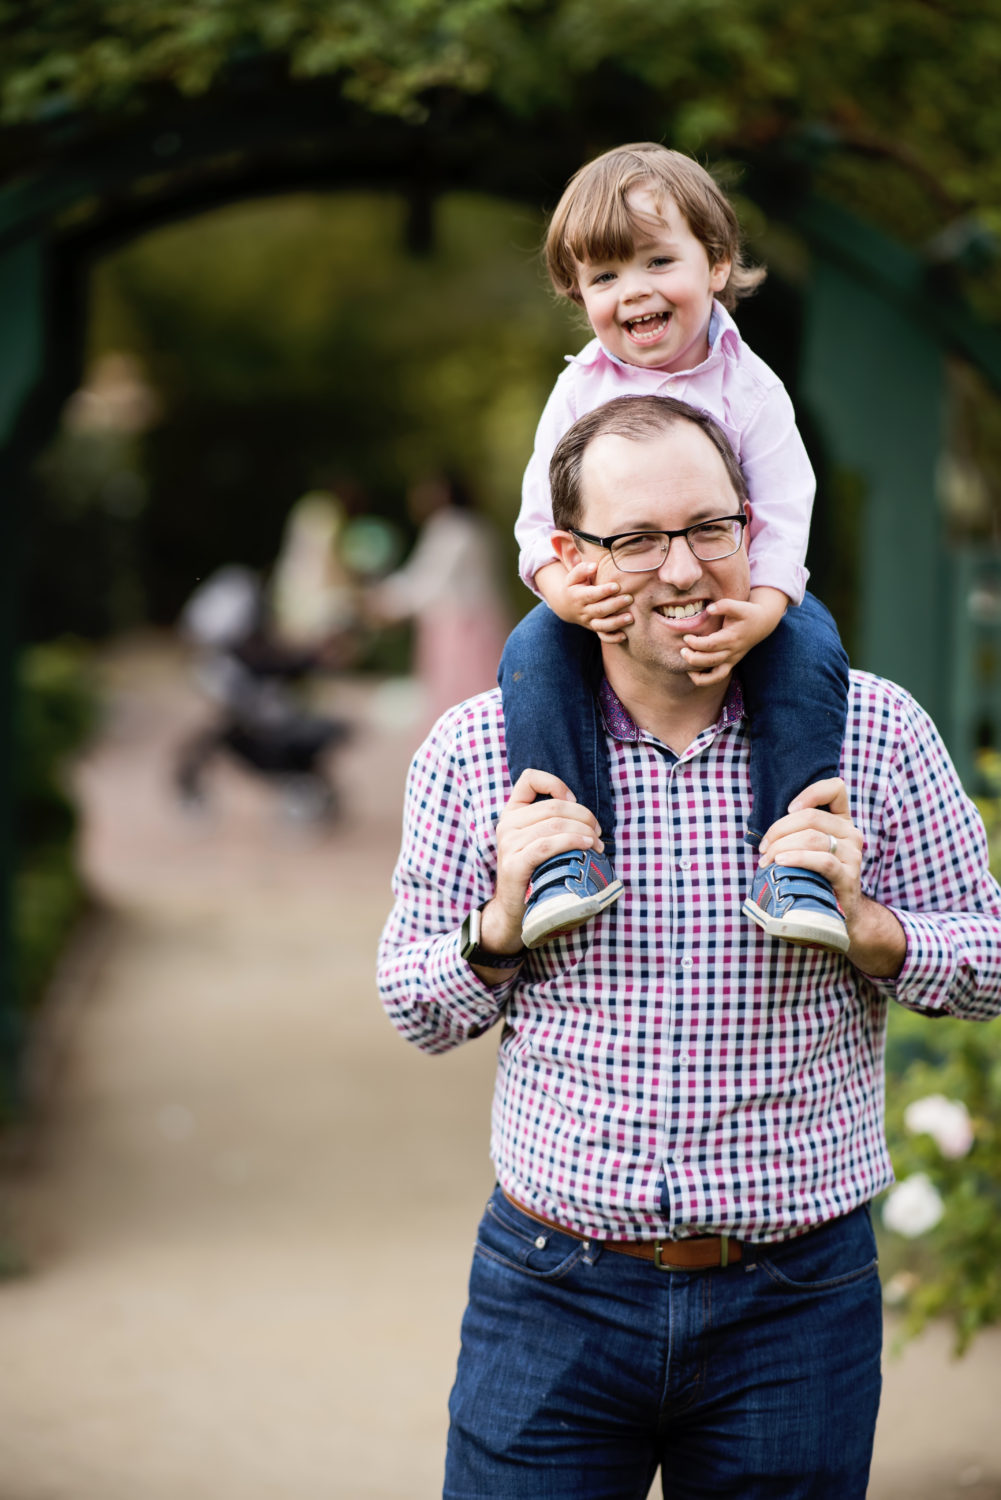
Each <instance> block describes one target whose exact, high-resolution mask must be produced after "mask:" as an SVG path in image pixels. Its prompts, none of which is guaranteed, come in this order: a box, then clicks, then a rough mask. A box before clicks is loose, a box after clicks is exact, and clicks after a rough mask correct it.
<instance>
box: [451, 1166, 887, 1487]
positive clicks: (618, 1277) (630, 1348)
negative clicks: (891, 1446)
mask: <svg viewBox="0 0 1001 1500" xmlns="http://www.w3.org/2000/svg"><path fill="white" fill-rule="evenodd" d="M881 1350H882V1306H881V1297H880V1287H879V1276H878V1272H877V1267H876V1246H875V1240H874V1237H873V1232H872V1224H871V1221H870V1217H869V1213H868V1210H867V1209H864V1208H863V1209H857V1210H856V1211H855V1212H854V1213H851V1214H848V1215H847V1216H846V1217H845V1218H842V1219H835V1220H832V1221H831V1222H830V1223H828V1224H826V1225H824V1226H822V1227H821V1228H819V1229H816V1230H813V1231H811V1232H810V1233H809V1234H807V1235H804V1236H802V1237H800V1238H798V1239H794V1240H788V1241H784V1242H783V1243H781V1244H777V1245H760V1246H748V1245H745V1246H744V1258H743V1260H741V1261H740V1262H738V1263H736V1264H733V1265H730V1266H728V1267H726V1268H725V1269H714V1270H710V1271H660V1270H658V1269H657V1268H656V1267H655V1266H654V1265H653V1263H652V1262H649V1261H641V1260H635V1259H632V1258H631V1257H629V1256H625V1255H622V1254H619V1253H617V1252H615V1251H612V1250H602V1248H601V1245H600V1242H599V1241H597V1240H592V1241H590V1242H589V1243H588V1242H583V1241H580V1240H578V1239H576V1238H572V1237H571V1236H569V1235H564V1234H560V1233H559V1232H557V1231H554V1230H549V1229H546V1228H544V1227H543V1226H542V1225H540V1224H539V1223H537V1222H536V1221H535V1220H534V1219H531V1218H529V1217H528V1216H527V1215H526V1214H523V1213H522V1212H521V1211H520V1210H519V1209H516V1208H515V1207H514V1206H513V1205H512V1204H510V1203H509V1202H508V1201H507V1199H506V1198H505V1197H504V1196H503V1194H501V1193H500V1192H499V1191H496V1192H495V1193H494V1194H493V1196H492V1197H491V1199H490V1201H489V1203H488V1204H487V1209H486V1213H485V1214H484V1217H483V1220H482V1222H481V1224H480V1230H479V1238H478V1241H477V1246H476V1253H475V1256H474V1259H473V1269H472V1275H471V1278H470V1287H469V1305H468V1308H467V1310H466V1314H465V1317H464V1319H463V1324H462V1348H461V1351H460V1354H459V1365H458V1373H457V1376H456V1381H455V1386H454V1388H453V1390H452V1396H451V1400H450V1403H449V1410H450V1413H451V1419H452V1420H451V1427H450V1430H449V1439H448V1459H447V1464H446V1472H445V1489H444V1500H646V1496H647V1494H648V1492H649V1489H650V1485H651V1484H652V1482H653V1479H654V1476H655V1474H656V1472H657V1469H658V1467H659V1468H660V1470H661V1482H662V1486H663V1493H664V1495H665V1497H667V1500H703V1497H710V1496H711V1497H714V1500H715V1497H726V1496H729V1497H731V1500H864V1496H865V1492H866V1485H867V1482H868V1474H869V1464H870V1460H871V1457H872V1445H873V1437H874V1433H875V1427H876V1413H877V1410H878V1407H879V1394H880V1384H881V1374H880V1360H881Z"/></svg>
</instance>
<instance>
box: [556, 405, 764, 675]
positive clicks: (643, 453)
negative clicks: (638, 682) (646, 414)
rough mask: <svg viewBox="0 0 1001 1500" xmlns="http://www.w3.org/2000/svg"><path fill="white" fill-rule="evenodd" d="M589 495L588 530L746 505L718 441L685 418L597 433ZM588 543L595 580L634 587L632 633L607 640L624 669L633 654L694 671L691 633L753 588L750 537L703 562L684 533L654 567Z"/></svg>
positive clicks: (584, 547)
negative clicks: (632, 564)
mask: <svg viewBox="0 0 1001 1500" xmlns="http://www.w3.org/2000/svg"><path fill="white" fill-rule="evenodd" d="M581 502H582V503H581V521H580V527H581V530H582V531H589V532H591V534H592V535H594V536H614V535H616V534H619V533H621V532H624V531H645V530H651V531H677V530H680V529H681V528H683V527H688V526H694V525H696V524H698V523H699V522H701V521H709V520H713V519H714V518H716V517H719V516H730V515H736V514H737V512H738V511H739V510H740V509H741V504H740V497H739V496H738V495H737V493H736V491H735V490H734V487H733V483H732V481H731V479H730V476H729V474H728V473H727V471H726V466H725V464H724V462H723V458H722V456H721V454H720V453H719V450H718V449H717V448H716V447H715V445H714V444H713V443H712V441H711V440H710V439H709V438H708V437H707V436H706V435H705V433H704V432H703V431H702V430H701V428H699V427H697V426H695V424H694V423H692V422H689V421H686V420H683V419H681V420H678V421H676V422H674V423H673V424H672V425H671V426H670V427H669V428H668V429H667V430H666V431H665V432H663V433H660V434H658V435H657V436H656V437H651V438H649V439H645V440H634V439H632V438H625V437H619V436H618V435H615V434H612V433H604V434H602V435H601V436H600V437H596V438H595V439H594V440H593V441H592V442H591V443H590V444H589V446H588V448H587V450H586V452H585V454H584V457H583V462H582V466H581ZM579 551H580V556H581V557H583V558H588V559H590V558H593V557H596V556H597V557H598V559H599V562H598V572H597V577H596V580H595V581H596V582H599V583H602V582H606V581H607V580H609V579H615V581H616V582H617V583H618V584H619V586H620V588H621V589H622V591H623V592H624V593H629V594H631V595H632V596H633V603H632V605H631V606H630V609H631V613H632V615H633V624H632V625H628V626H626V640H625V642H624V643H622V644H621V645H618V646H613V647H609V648H607V649H608V651H609V652H610V653H612V655H613V657H614V658H615V663H616V669H617V671H616V675H618V668H619V667H620V665H621V667H625V666H626V663H627V662H628V663H629V667H630V669H631V670H633V669H634V670H635V671H636V672H638V673H641V674H643V675H644V677H647V676H649V674H650V673H653V674H661V675H662V674H664V673H665V672H667V673H670V674H683V675H684V676H685V677H686V679H687V674H688V672H689V671H691V663H690V662H686V661H685V659H684V657H683V656H682V655H681V649H682V646H683V644H684V637H685V636H686V635H701V636H705V635H712V634H714V633H715V632H716V631H717V630H719V629H721V628H722V623H723V622H722V619H721V618H720V617H719V616H718V615H710V614H707V613H706V606H707V605H709V604H711V603H714V602H715V601H717V600H719V599H747V598H748V596H749V592H750V572H749V569H748V562H747V552H746V549H745V547H744V545H743V543H742V544H741V546H740V549H739V551H737V552H735V553H733V554H732V555H731V556H730V557H725V558H721V559H720V560H718V561H716V562H700V561H699V559H698V558H697V557H695V555H694V553H693V552H692V550H691V548H690V547H689V546H688V543H687V542H686V541H685V539H684V537H675V539H674V540H673V541H672V543H671V546H670V550H669V552H668V555H667V557H666V558H665V560H664V562H663V563H662V564H661V566H660V567H659V568H658V569H657V570H656V572H653V573H623V572H620V571H619V569H618V568H616V566H615V564H614V563H613V561H612V558H611V554H610V553H609V552H607V551H604V550H599V549H598V548H597V547H595V546H593V545H592V544H590V543H588V542H581V543H580V544H579ZM619 653H621V656H620V655H619ZM620 696H621V694H620Z"/></svg>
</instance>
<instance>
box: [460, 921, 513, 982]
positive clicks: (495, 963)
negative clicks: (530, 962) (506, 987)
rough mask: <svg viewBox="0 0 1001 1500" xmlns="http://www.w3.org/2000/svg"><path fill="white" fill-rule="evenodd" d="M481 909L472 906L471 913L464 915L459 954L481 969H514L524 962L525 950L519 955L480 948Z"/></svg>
mask: <svg viewBox="0 0 1001 1500" xmlns="http://www.w3.org/2000/svg"><path fill="white" fill-rule="evenodd" d="M481 911H482V907H479V906H474V907H473V910H472V911H471V912H467V913H466V917H465V920H464V921H463V924H462V930H461V932H460V934H459V952H460V954H461V955H462V957H463V958H464V959H465V960H466V962H467V963H470V964H478V965H479V966H480V967H481V968H483V969H516V968H517V967H518V965H519V964H521V963H523V962H524V960H525V951H526V950H525V949H524V948H522V950H521V952H520V953H490V952H489V951H488V950H487V949H486V948H481V947H480V914H481Z"/></svg>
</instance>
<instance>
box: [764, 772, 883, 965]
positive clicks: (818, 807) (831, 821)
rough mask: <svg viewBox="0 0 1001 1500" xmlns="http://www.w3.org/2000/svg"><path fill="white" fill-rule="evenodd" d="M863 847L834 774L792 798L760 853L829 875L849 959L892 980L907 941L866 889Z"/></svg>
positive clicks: (845, 793)
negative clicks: (842, 918) (845, 931)
mask: <svg viewBox="0 0 1001 1500" xmlns="http://www.w3.org/2000/svg"><path fill="white" fill-rule="evenodd" d="M862 847H863V840H862V835H861V833H860V832H859V830H858V829H857V828H856V827H855V825H854V823H853V822H852V820H851V815H850V805H849V802H848V789H847V787H846V786H845V784H844V782H843V781H841V780H840V778H831V779H830V780H827V781H815V782H814V783H813V785H812V786H808V787H807V788H806V790H805V791H803V792H801V793H800V794H799V796H798V797H794V798H793V800H792V802H790V804H789V812H788V813H787V814H786V816H785V817H784V818H779V819H778V821H777V822H775V823H773V824H772V826H771V828H769V829H768V831H767V832H766V834H765V836H764V838H763V839H762V840H761V844H760V847H759V849H758V853H759V855H760V856H761V863H762V864H763V865H768V864H776V865H795V866H796V867H797V868H798V869H803V870H815V871H816V872H817V874H818V875H823V876H824V877H825V879H827V880H829V881H830V882H831V885H832V886H833V887H834V894H835V895H836V896H837V898H838V903H839V905H840V907H841V910H842V911H843V912H844V915H845V926H846V927H847V928H848V936H849V938H850V939H851V947H850V948H849V949H848V958H849V960H850V961H851V962H852V963H853V964H854V965H855V966H856V968H858V969H861V970H862V971H863V972H864V973H866V974H870V975H872V976H873V978H883V979H892V978H894V977H895V976H896V975H897V974H899V972H900V967H901V965H902V963H903V961H904V958H905V957H906V954H907V940H906V938H905V936H904V930H903V928H902V927H901V925H900V923H899V922H898V921H897V919H896V917H895V916H894V915H893V913H892V912H891V911H890V910H888V908H887V907H885V906H880V905H879V903H878V902H876V901H872V900H870V898H869V897H868V896H866V895H864V894H863V892H862Z"/></svg>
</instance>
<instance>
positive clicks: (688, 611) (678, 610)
mask: <svg viewBox="0 0 1001 1500" xmlns="http://www.w3.org/2000/svg"><path fill="white" fill-rule="evenodd" d="M705 607H706V604H705V600H704V599H696V600H694V601H693V602H692V603H691V604H665V605H663V606H662V611H663V613H664V614H665V615H666V616H667V618H668V619H669V620H687V619H689V618H690V617H691V616H692V615H700V614H701V613H702V611H703V610H704V609H705Z"/></svg>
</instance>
